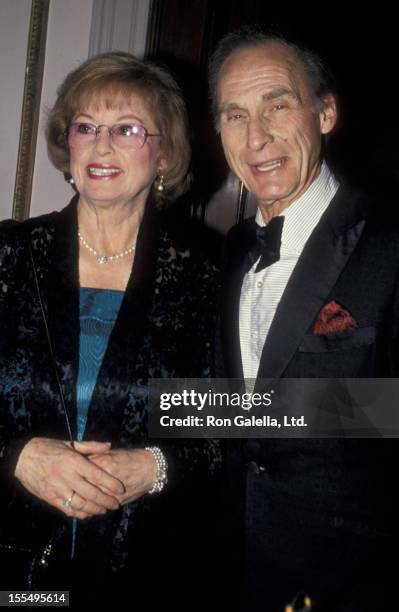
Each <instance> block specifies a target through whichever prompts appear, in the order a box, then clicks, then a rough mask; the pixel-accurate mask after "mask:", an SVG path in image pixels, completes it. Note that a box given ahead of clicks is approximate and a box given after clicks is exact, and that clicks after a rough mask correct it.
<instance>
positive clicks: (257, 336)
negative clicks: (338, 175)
mask: <svg viewBox="0 0 399 612" xmlns="http://www.w3.org/2000/svg"><path fill="white" fill-rule="evenodd" d="M338 187H339V184H338V182H337V181H336V179H335V178H334V177H333V175H332V174H331V172H330V170H329V169H328V166H327V164H326V163H323V165H322V167H321V170H320V174H319V176H318V177H317V178H316V179H315V180H314V181H313V183H312V184H311V185H310V187H309V189H308V190H307V191H306V192H305V193H304V194H303V195H302V196H301V197H300V198H298V200H296V202H293V203H292V204H290V206H288V208H286V209H285V210H284V211H283V212H282V213H281V216H283V217H284V225H283V231H282V236H281V249H280V259H279V261H277V262H276V263H274V264H272V265H271V266H269V267H268V268H265V269H264V270H261V271H260V272H257V273H255V268H256V265H257V263H258V262H255V264H254V265H253V266H252V268H251V269H250V270H249V272H248V273H247V274H246V275H245V277H244V280H243V284H242V288H241V296H240V317H239V325H240V346H241V358H242V366H243V372H244V378H246V379H256V377H257V373H258V369H259V363H260V358H261V355H262V350H263V346H264V344H265V341H266V338H267V334H268V333H269V329H270V326H271V323H272V321H273V317H274V315H275V312H276V309H277V306H278V305H279V302H280V300H281V297H282V295H283V293H284V290H285V288H286V286H287V283H288V280H289V278H290V276H291V274H292V272H293V270H294V268H295V266H296V263H297V261H298V259H299V257H300V255H301V253H302V250H303V248H304V246H305V244H306V242H307V241H308V239H309V237H310V235H311V233H312V232H313V230H314V228H315V227H316V225H317V224H318V222H319V221H320V217H321V216H322V214H323V213H324V211H325V210H326V208H327V207H328V205H329V204H330V202H331V200H332V199H333V197H334V195H335V194H336V192H337V189H338ZM255 221H256V223H257V224H258V225H260V226H264V225H266V223H265V221H264V220H263V217H262V214H261V212H260V210H259V209H258V211H257V213H256V217H255ZM258 261H259V260H258ZM281 334H282V336H283V334H284V330H281Z"/></svg>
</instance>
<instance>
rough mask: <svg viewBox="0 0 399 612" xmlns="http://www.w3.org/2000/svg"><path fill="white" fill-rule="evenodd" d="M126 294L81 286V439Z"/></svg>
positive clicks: (79, 435) (79, 378)
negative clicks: (101, 368)
mask: <svg viewBox="0 0 399 612" xmlns="http://www.w3.org/2000/svg"><path fill="white" fill-rule="evenodd" d="M123 296H124V292H123V291H113V290H111V289H91V288H86V287H82V288H81V289H80V340H79V371H78V379H77V411H78V413H77V419H78V420H77V440H78V441H79V442H80V441H81V440H82V439H83V436H84V432H85V427H86V421H87V411H88V408H89V404H90V401H91V398H92V395H93V391H94V387H95V384H96V380H97V376H98V373H99V371H100V367H101V364H102V361H103V358H104V355H105V351H106V349H107V346H108V340H109V337H110V334H111V332H112V328H113V327H114V324H115V321H116V318H117V316H118V312H119V309H120V306H121V303H122V299H123Z"/></svg>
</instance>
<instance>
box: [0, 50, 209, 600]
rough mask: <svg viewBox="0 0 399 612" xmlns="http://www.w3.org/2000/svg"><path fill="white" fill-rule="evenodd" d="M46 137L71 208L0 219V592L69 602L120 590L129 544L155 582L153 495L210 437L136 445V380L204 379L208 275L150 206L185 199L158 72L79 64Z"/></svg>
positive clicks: (178, 142)
mask: <svg viewBox="0 0 399 612" xmlns="http://www.w3.org/2000/svg"><path fill="white" fill-rule="evenodd" d="M47 139H48V149H49V156H50V159H51V161H52V162H53V164H54V165H55V166H56V168H58V169H59V170H61V171H62V172H63V173H64V174H65V175H66V176H67V178H68V180H69V181H70V183H71V185H72V186H73V188H74V190H75V191H76V195H75V197H73V199H72V201H71V203H70V204H69V205H68V206H67V207H66V208H64V209H63V210H62V211H61V212H55V213H51V214H48V215H44V216H42V217H39V218H34V219H30V220H28V221H26V222H24V223H21V224H20V223H16V222H12V221H6V222H3V223H1V224H0V262H1V272H0V326H1V329H0V409H1V421H0V442H1V451H0V452H1V459H0V461H1V462H2V465H1V478H2V483H1V487H2V494H1V500H2V501H1V512H2V516H1V525H0V532H1V538H0V554H1V556H2V558H3V559H5V560H6V566H5V565H4V564H2V567H3V570H2V573H3V575H2V579H1V587H2V588H3V589H12V588H15V589H33V588H46V589H50V588H55V587H57V588H58V589H60V588H65V589H66V588H70V589H71V599H72V603H81V602H82V599H81V598H83V599H88V600H90V599H93V601H95V600H96V598H95V595H96V594H97V595H99V597H102V596H103V595H104V585H106V588H105V591H107V593H108V595H109V596H110V599H113V598H115V597H116V596H117V593H116V588H115V591H113V589H114V585H117V589H120V588H122V589H123V588H124V587H127V586H129V585H127V584H126V583H124V582H123V579H122V578H118V577H120V576H123V575H124V574H123V567H124V566H126V563H127V562H128V556H127V555H128V549H129V548H130V551H131V552H133V553H134V556H135V558H136V560H137V558H139V561H140V559H141V561H142V562H143V563H144V561H145V560H146V556H145V552H143V551H145V549H146V546H145V543H146V542H147V543H150V544H149V547H150V551H149V550H148V548H147V552H146V554H147V557H148V559H147V561H146V562H148V560H151V562H152V563H151V567H149V566H148V567H146V568H145V573H147V576H148V575H149V576H150V577H151V580H150V582H151V581H152V583H153V584H155V583H158V577H159V575H161V574H162V573H163V571H164V569H165V568H162V567H161V561H160V560H161V558H162V557H161V556H159V555H161V553H160V552H159V551H158V549H157V548H156V547H157V546H159V547H160V546H161V538H162V529H161V528H159V527H160V526H162V525H163V526H164V527H165V529H166V525H165V521H164V523H162V516H163V515H164V511H166V512H167V511H168V504H169V505H172V509H173V512H169V513H168V514H167V516H169V517H170V516H172V515H173V513H174V512H176V516H179V512H178V509H177V507H176V506H173V495H172V493H171V492H176V491H178V490H179V486H180V485H181V483H182V482H183V483H184V482H187V483H191V484H192V483H195V482H197V484H198V480H197V481H196V478H197V476H196V475H198V474H201V471H202V472H203V473H206V472H208V473H210V472H212V470H213V468H214V467H215V465H216V464H217V459H218V456H217V451H216V450H215V447H214V445H212V444H211V443H207V442H201V444H200V443H196V444H194V445H191V446H190V445H189V444H188V443H184V442H182V443H181V444H180V445H179V444H178V443H177V442H175V443H174V444H169V445H168V447H166V445H164V447H162V442H159V443H158V445H157V446H154V445H153V444H151V441H148V440H147V430H146V423H147V410H146V382H147V379H148V378H149V377H185V376H187V377H194V376H201V375H203V374H204V371H205V368H206V364H207V355H206V349H205V347H206V346H207V345H208V346H209V339H210V336H211V333H212V332H211V330H212V325H211V324H212V314H211V313H212V304H211V302H210V301H209V295H207V288H209V283H210V282H211V283H212V282H213V280H212V279H213V268H212V266H211V265H210V264H207V263H206V260H204V259H202V261H201V262H200V263H198V262H199V258H198V257H196V256H194V255H193V253H192V252H190V250H189V249H187V245H185V244H180V243H177V242H176V241H174V240H173V239H172V238H171V236H170V234H169V233H168V232H167V231H166V230H165V229H164V227H163V224H162V221H161V218H162V215H160V213H159V212H158V210H159V208H160V207H161V206H164V205H165V203H167V202H168V201H171V200H173V199H175V198H176V197H177V196H178V195H179V194H180V193H182V192H183V191H184V190H185V187H186V185H187V181H188V165H189V154H190V150H189V144H188V138H187V122H186V112H185V107H184V103H183V101H182V98H181V95H180V93H179V89H178V87H177V86H176V84H175V82H174V80H173V79H172V77H171V76H170V75H169V74H168V73H167V72H166V71H165V70H164V69H162V68H159V67H157V66H155V65H153V64H151V63H149V62H143V61H139V60H137V59H135V58H134V57H132V56H131V55H129V54H125V53H108V54H104V55H100V56H98V57H94V58H92V59H89V60H87V61H86V62H85V63H83V64H82V65H81V66H80V67H78V68H77V69H76V70H74V71H73V72H71V73H70V74H69V75H68V76H67V77H66V79H65V81H64V82H63V84H62V85H61V87H60V89H59V92H58V98H57V101H56V103H55V105H54V107H53V109H52V110H51V112H50V114H49V119H48V127H47ZM213 293H214V292H213ZM205 296H206V299H207V308H206V309H203V308H202V302H203V300H204V299H205ZM207 341H208V342H207ZM193 346H195V347H196V348H195V351H193V350H192V348H193ZM198 478H199V477H198ZM167 480H168V481H169V482H168V483H167ZM194 489H195V487H193V490H194ZM153 493H155V494H154V495H152V494H153ZM157 498H158V499H157ZM161 498H162V502H160V501H159V500H160V499H161ZM183 498H184V497H183ZM152 511H153V513H154V516H155V517H156V520H152V521H151V518H149V517H151V512H152ZM83 519H87V520H83ZM157 527H158V531H156V529H157ZM168 528H169V529H170V530H171V533H172V535H171V537H170V540H171V541H173V538H174V537H175V535H176V532H174V531H173V525H172V523H170V522H169V523H168ZM146 529H147V530H148V533H146V531H145V530H146ZM154 530H155V531H154ZM176 542H177V540H175V543H176ZM141 544H143V548H142V549H141V548H140V545H141ZM171 553H172V551H169V552H168V558H169V560H170V561H172V559H173V557H172V556H171ZM140 555H143V556H141V557H140ZM143 563H140V562H138V563H137V564H136V565H137V567H139V566H140V565H142V564H143ZM130 567H131V568H133V567H136V566H135V565H134V564H133V565H130ZM6 568H8V571H7V569H6ZM4 572H5V573H4ZM126 576H127V580H128V581H132V580H133V581H134V580H135V579H136V578H137V576H136V575H135V574H134V573H131V574H126ZM115 577H117V578H115ZM130 586H131V584H130ZM177 592H178V589H177V590H176V593H177ZM172 593H173V590H172ZM176 593H175V595H176ZM74 595H75V597H74ZM147 596H148V594H146V597H147ZM99 597H98V599H99ZM143 599H144V598H143ZM135 600H136V601H141V600H140V597H138V596H137V594H136V596H135Z"/></svg>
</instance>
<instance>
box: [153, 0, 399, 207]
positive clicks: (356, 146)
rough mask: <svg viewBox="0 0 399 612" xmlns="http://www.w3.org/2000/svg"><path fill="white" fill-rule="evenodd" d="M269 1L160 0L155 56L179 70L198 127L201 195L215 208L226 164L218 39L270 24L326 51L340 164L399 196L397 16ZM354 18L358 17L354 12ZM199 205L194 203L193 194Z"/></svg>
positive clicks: (335, 155) (197, 191)
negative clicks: (214, 102) (214, 86)
mask: <svg viewBox="0 0 399 612" xmlns="http://www.w3.org/2000/svg"><path fill="white" fill-rule="evenodd" d="M299 4H301V7H299V8H295V7H294V8H293V7H292V5H291V4H287V3H283V2H281V3H270V2H265V1H264V0H229V1H226V0H221V1H216V0H215V1H213V0H193V1H185V0H155V2H154V3H153V14H152V21H151V28H150V36H149V39H148V55H149V56H152V57H154V58H157V59H161V60H164V61H165V62H166V63H167V64H168V65H169V66H171V67H172V69H173V70H174V71H175V74H176V76H177V78H178V79H179V82H180V83H181V84H182V87H183V90H184V93H185V95H186V98H187V101H188V106H189V112H190V118H191V121H192V126H193V150H194V158H193V165H194V172H195V177H196V182H195V188H194V197H196V198H198V199H200V200H207V198H208V197H209V195H210V194H211V193H213V192H214V191H215V190H216V189H217V188H218V186H219V185H220V183H221V182H222V180H223V177H224V176H225V174H226V166H225V163H224V160H223V155H222V154H221V149H220V145H219V143H218V138H217V137H216V136H215V134H214V131H213V126H212V119H211V117H210V114H209V110H208V108H209V102H208V92H207V84H206V63H207V59H208V56H209V53H210V51H211V50H212V49H213V48H214V46H215V44H216V42H217V40H218V39H219V38H220V37H221V36H223V35H224V34H225V33H226V32H227V31H229V30H230V29H232V28H235V27H238V26H240V25H244V24H251V23H252V24H256V23H260V24H263V25H264V26H266V27H268V28H272V29H273V30H275V31H277V32H279V33H281V34H283V35H285V36H287V37H288V38H289V39H291V40H293V41H294V42H298V43H302V44H305V45H306V46H309V47H311V48H313V49H315V50H316V51H318V52H319V53H321V54H322V55H323V56H324V57H325V59H326V60H327V62H328V63H329V64H330V66H331V67H332V70H333V73H334V74H335V76H336V79H337V86H338V94H339V100H340V102H339V109H340V119H339V123H338V126H337V129H336V130H335V133H334V135H333V136H332V138H331V139H330V142H329V151H330V162H331V164H332V165H333V167H334V169H335V170H336V171H337V172H338V173H339V174H343V175H345V176H347V177H349V178H350V179H351V180H352V181H353V182H356V183H359V184H361V185H365V186H367V187H372V188H374V189H376V190H392V189H393V190H395V192H396V182H397V180H399V149H398V141H399V122H398V120H397V116H398V111H399V108H398V99H397V96H398V88H397V85H396V80H397V78H398V77H397V74H398V69H397V55H398V54H397V50H396V47H397V39H398V36H399V32H397V31H396V30H397V25H396V20H395V17H394V12H393V8H388V5H387V7H385V8H384V7H383V6H382V5H381V3H380V5H379V6H378V7H377V8H376V7H375V5H374V7H373V8H369V9H366V8H365V6H366V5H365V3H363V4H362V5H361V7H359V8H358V9H357V11H356V14H353V8H351V7H352V5H350V4H349V2H348V3H347V4H346V7H345V5H344V7H341V8H339V7H338V6H336V5H334V3H330V4H325V3H320V2H319V3H318V4H314V5H312V4H311V3H309V2H306V3H298V5H299ZM349 11H350V12H349ZM190 197H193V196H190Z"/></svg>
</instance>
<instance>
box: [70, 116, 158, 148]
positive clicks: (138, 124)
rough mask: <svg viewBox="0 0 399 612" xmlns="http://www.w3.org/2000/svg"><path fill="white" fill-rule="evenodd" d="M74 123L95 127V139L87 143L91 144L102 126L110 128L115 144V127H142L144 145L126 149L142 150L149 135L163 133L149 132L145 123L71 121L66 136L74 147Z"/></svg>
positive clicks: (110, 134) (112, 140) (109, 133)
mask: <svg viewBox="0 0 399 612" xmlns="http://www.w3.org/2000/svg"><path fill="white" fill-rule="evenodd" d="M73 125H89V126H91V127H93V128H94V129H95V135H94V138H93V140H90V141H88V142H87V144H89V143H90V144H93V143H94V142H96V140H97V137H98V135H99V134H100V133H101V128H102V127H105V128H107V130H108V135H109V137H110V138H111V142H112V143H113V144H115V142H114V138H113V137H114V135H115V129H116V128H118V127H120V126H129V127H139V128H140V129H142V130H144V140H143V144H142V145H140V146H139V147H138V148H135V147H132V146H130V147H126V149H130V150H134V151H140V150H141V149H142V148H143V147H144V145H145V143H146V142H147V138H148V137H149V136H161V134H160V133H158V132H154V133H151V132H149V131H148V130H147V128H145V127H144V125H141V124H140V123H115V124H114V125H111V126H109V125H106V124H105V123H100V124H99V125H95V124H94V123H90V121H73V122H72V123H71V124H70V125H69V126H68V127H67V128H66V130H65V131H64V136H65V138H66V139H67V141H68V144H69V146H72V147H73V145H71V144H70V143H69V130H70V129H71V127H72V126H73ZM83 142H84V141H83ZM127 142H129V140H127ZM132 142H133V140H132ZM136 142H137V141H136ZM116 146H120V145H118V144H116ZM75 147H76V146H75ZM122 148H124V147H122Z"/></svg>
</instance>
